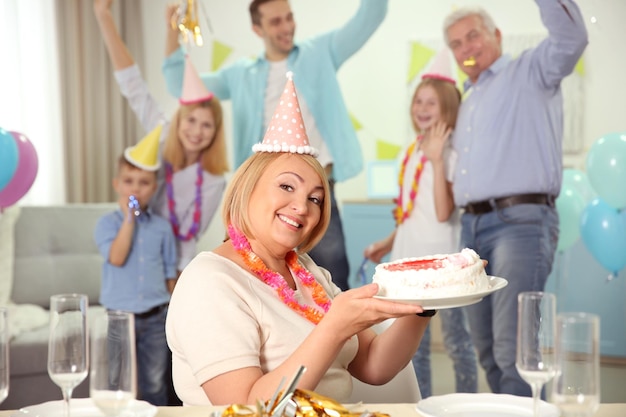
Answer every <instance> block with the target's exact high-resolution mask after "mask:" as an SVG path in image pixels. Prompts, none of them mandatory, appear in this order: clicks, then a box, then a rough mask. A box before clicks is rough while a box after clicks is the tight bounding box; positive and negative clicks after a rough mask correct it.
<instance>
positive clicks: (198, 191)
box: [165, 162, 203, 242]
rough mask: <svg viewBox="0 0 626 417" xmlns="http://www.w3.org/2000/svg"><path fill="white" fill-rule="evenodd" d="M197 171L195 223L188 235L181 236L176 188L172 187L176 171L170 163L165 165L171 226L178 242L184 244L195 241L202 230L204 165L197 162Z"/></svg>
mask: <svg viewBox="0 0 626 417" xmlns="http://www.w3.org/2000/svg"><path fill="white" fill-rule="evenodd" d="M197 166H198V168H197V171H196V198H195V201H194V212H193V223H192V224H191V227H190V228H189V230H188V231H187V234H185V235H181V234H180V223H179V222H178V217H176V201H175V200H174V187H173V185H172V180H173V176H174V170H173V169H172V165H171V164H169V163H166V164H165V189H166V194H167V207H168V209H169V212H170V224H171V225H172V229H173V230H174V236H176V238H177V239H178V240H182V241H184V242H186V241H188V240H191V239H193V238H194V237H195V236H196V235H197V234H198V231H199V230H200V218H201V216H202V179H203V177H202V165H201V164H200V162H197Z"/></svg>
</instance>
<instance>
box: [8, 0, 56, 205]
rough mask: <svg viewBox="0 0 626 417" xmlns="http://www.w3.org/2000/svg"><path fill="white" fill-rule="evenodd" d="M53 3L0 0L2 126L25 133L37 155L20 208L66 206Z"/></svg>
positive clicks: (42, 0)
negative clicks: (35, 173)
mask: <svg viewBox="0 0 626 417" xmlns="http://www.w3.org/2000/svg"><path fill="white" fill-rule="evenodd" d="M55 3H56V2H51V1H49V0H29V1H24V0H0V56H1V57H2V62H0V92H1V93H0V127H2V128H4V129H5V130H8V131H16V132H20V133H23V134H24V135H26V136H27V137H28V139H29V140H30V142H31V143H32V144H33V146H34V147H35V150H36V151H37V157H38V169H37V177H36V178H35V182H34V183H33V185H32V186H31V188H30V190H29V191H28V192H27V193H26V194H25V195H24V196H23V197H22V198H21V199H20V200H19V201H18V202H17V203H16V204H19V205H23V204H30V205H44V204H62V203H64V202H65V187H64V183H63V176H62V172H63V166H64V162H63V148H62V143H61V137H62V133H61V121H60V109H59V107H60V106H59V83H58V82H57V80H58V78H59V68H58V59H57V53H56V51H57V49H56V44H57V42H56V36H55V35H56V29H55V21H54V18H53V16H54V4H55Z"/></svg>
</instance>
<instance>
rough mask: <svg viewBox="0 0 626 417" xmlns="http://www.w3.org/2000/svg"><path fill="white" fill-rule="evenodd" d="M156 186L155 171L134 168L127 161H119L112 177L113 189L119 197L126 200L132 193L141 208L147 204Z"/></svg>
mask: <svg viewBox="0 0 626 417" xmlns="http://www.w3.org/2000/svg"><path fill="white" fill-rule="evenodd" d="M156 187H157V180H156V172H151V171H145V170H143V169H140V168H136V167H134V166H132V165H130V164H129V163H127V162H122V163H120V166H119V168H118V173H117V176H116V177H115V178H113V189H114V190H115V192H116V193H117V195H118V197H119V199H120V200H121V201H122V202H127V201H128V197H130V196H131V195H134V196H135V197H136V198H137V200H138V201H139V205H140V206H141V209H142V210H145V209H146V207H147V206H148V202H149V201H150V199H151V198H152V196H153V194H154V192H155V191H156Z"/></svg>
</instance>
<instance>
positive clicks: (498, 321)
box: [461, 204, 559, 396]
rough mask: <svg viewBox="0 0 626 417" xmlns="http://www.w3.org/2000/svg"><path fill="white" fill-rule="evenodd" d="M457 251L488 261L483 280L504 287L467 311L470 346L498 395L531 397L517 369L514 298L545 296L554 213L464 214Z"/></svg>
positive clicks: (534, 207) (527, 209)
mask: <svg viewBox="0 0 626 417" xmlns="http://www.w3.org/2000/svg"><path fill="white" fill-rule="evenodd" d="M461 224H462V231H461V245H462V246H465V247H469V248H472V249H474V250H475V251H476V252H477V253H478V254H479V255H480V257H481V258H483V259H486V260H487V261H489V264H488V265H487V274H488V275H492V276H497V277H502V278H504V279H506V280H507V281H508V285H507V286H506V287H504V288H503V289H501V290H499V291H496V292H495V293H492V294H491V295H489V296H487V297H485V298H484V299H483V300H482V301H481V302H479V303H478V304H473V305H470V306H467V307H466V312H467V317H468V319H469V324H470V330H471V335H472V339H473V341H474V346H475V347H476V350H477V351H478V358H479V362H480V364H481V366H482V367H483V369H484V370H485V374H486V377H487V383H488V384H489V387H490V388H491V390H492V391H493V392H494V393H496V394H513V395H521V396H530V395H531V392H530V386H529V385H528V384H527V383H526V382H524V380H523V379H522V378H521V377H520V376H519V373H518V372H517V370H516V368H515V352H516V349H517V346H516V341H517V295H518V294H519V293H520V292H523V291H543V289H544V286H545V283H546V280H547V279H548V275H549V274H550V270H551V269H552V263H553V261H554V253H555V252H556V245H557V241H558V236H559V219H558V214H557V211H556V209H555V208H553V207H548V206H546V205H539V204H519V205H516V206H512V207H508V208H505V209H500V210H496V211H492V212H489V213H486V214H482V215H472V214H469V213H464V214H463V216H462V218H461Z"/></svg>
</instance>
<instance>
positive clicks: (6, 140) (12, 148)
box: [0, 128, 19, 190]
mask: <svg viewBox="0 0 626 417" xmlns="http://www.w3.org/2000/svg"><path fill="white" fill-rule="evenodd" d="M18 159H19V152H18V150H17V143H15V138H14V137H13V135H12V134H11V133H10V132H7V131H6V130H4V129H2V128H0V190H2V189H4V187H6V185H7V184H8V183H9V181H11V178H13V174H15V170H16V169H17V161H18Z"/></svg>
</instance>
